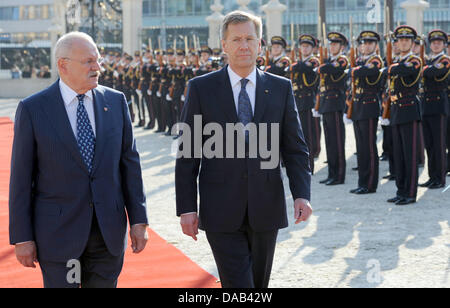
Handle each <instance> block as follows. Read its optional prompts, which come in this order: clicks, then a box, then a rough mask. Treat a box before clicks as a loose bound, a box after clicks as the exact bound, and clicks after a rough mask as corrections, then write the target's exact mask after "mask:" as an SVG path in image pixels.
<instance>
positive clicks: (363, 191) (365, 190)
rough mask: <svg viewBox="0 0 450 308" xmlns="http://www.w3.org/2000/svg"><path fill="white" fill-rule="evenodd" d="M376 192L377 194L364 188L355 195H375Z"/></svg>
mask: <svg viewBox="0 0 450 308" xmlns="http://www.w3.org/2000/svg"><path fill="white" fill-rule="evenodd" d="M374 192H375V190H372V189H368V188H365V187H362V188H361V189H360V190H358V191H357V192H356V193H355V194H357V195H366V194H373V193H374Z"/></svg>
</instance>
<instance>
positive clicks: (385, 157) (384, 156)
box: [380, 154, 389, 161]
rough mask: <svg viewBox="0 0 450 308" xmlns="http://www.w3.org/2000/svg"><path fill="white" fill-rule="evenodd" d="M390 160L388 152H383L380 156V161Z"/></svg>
mask: <svg viewBox="0 0 450 308" xmlns="http://www.w3.org/2000/svg"><path fill="white" fill-rule="evenodd" d="M387 160H389V156H388V155H387V154H383V155H381V156H380V161H387Z"/></svg>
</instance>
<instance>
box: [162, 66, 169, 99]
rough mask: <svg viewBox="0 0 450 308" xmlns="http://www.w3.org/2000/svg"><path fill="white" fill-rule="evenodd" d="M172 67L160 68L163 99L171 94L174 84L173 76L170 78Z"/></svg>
mask: <svg viewBox="0 0 450 308" xmlns="http://www.w3.org/2000/svg"><path fill="white" fill-rule="evenodd" d="M169 71H170V66H169V64H167V65H163V66H162V67H160V76H161V85H160V89H161V90H160V92H161V97H162V98H163V99H165V98H166V95H167V94H168V93H169V87H170V85H171V82H172V78H171V76H169Z"/></svg>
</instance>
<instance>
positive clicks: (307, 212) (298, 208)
mask: <svg viewBox="0 0 450 308" xmlns="http://www.w3.org/2000/svg"><path fill="white" fill-rule="evenodd" d="M311 214H312V208H311V204H310V203H309V201H308V200H306V199H302V198H298V199H295V201H294V219H295V224H298V223H300V222H301V221H307V220H308V218H309V216H311Z"/></svg>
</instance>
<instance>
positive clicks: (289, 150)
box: [175, 11, 312, 288]
mask: <svg viewBox="0 0 450 308" xmlns="http://www.w3.org/2000/svg"><path fill="white" fill-rule="evenodd" d="M261 29H262V25H261V20H260V19H259V18H257V17H255V16H253V15H250V14H247V13H244V12H239V11H238V12H232V13H229V14H228V15H227V16H226V17H225V19H224V21H223V25H222V38H223V39H222V47H223V50H224V51H225V53H226V54H227V55H228V59H229V65H227V66H226V67H224V68H223V69H222V70H220V71H217V72H213V73H210V74H207V75H204V76H201V77H197V78H194V79H192V80H191V81H190V82H189V88H188V93H187V97H186V102H185V106H184V109H183V113H182V122H183V123H184V124H185V125H184V127H185V128H186V127H187V128H190V130H191V131H193V129H194V130H197V129H198V130H203V128H205V126H206V125H211V124H212V123H214V125H215V126H216V128H217V127H218V128H219V130H222V131H223V132H225V129H226V126H227V127H228V126H229V125H230V124H231V125H236V126H237V127H238V129H237V136H236V135H235V133H231V134H225V133H224V134H222V135H221V134H220V133H217V134H216V135H215V137H217V139H216V140H218V142H219V141H223V142H224V143H223V147H222V149H223V151H224V152H223V153H225V152H226V153H227V154H228V153H230V152H231V151H233V153H236V149H237V148H239V147H240V146H242V147H243V148H245V153H244V154H245V155H242V156H238V157H236V155H234V156H233V157H230V156H228V155H227V156H226V158H223V156H219V155H217V156H213V157H211V156H210V155H206V154H205V153H206V152H207V151H206V150H207V149H206V144H205V139H206V138H203V141H202V142H195V141H194V139H196V137H195V136H194V134H186V131H185V130H183V129H182V134H181V137H180V138H179V140H180V147H183V151H184V152H185V153H186V152H187V153H188V154H189V155H184V156H179V157H178V158H177V162H176V170H175V185H176V202H177V215H178V216H181V219H180V223H181V226H182V230H183V233H184V234H186V235H188V236H191V237H192V238H193V239H194V240H196V239H197V234H198V228H199V227H200V229H203V230H205V231H206V236H207V239H208V241H209V244H210V246H211V248H212V252H213V255H214V258H215V261H216V264H217V267H218V271H219V275H220V280H221V283H222V286H223V287H257V288H261V287H267V286H268V283H269V278H270V272H271V268H272V262H273V255H274V251H275V245H276V238H277V232H278V230H279V229H280V228H285V227H287V225H288V221H287V215H286V201H285V194H284V188H283V182H282V178H281V173H280V164H279V160H278V161H277V163H276V164H275V166H274V167H273V168H272V169H264V168H265V167H263V163H267V157H266V156H264V158H263V155H262V153H257V154H256V155H252V153H251V152H252V147H253V145H254V144H253V145H252V142H253V141H254V140H255V139H257V138H255V135H257V136H258V138H261V136H260V135H259V133H260V132H261V131H262V130H263V128H262V127H263V126H264V125H266V127H267V137H266V139H264V140H262V141H261V140H260V142H261V143H264V142H266V143H267V149H272V150H273V149H275V148H276V149H277V150H276V153H275V155H277V156H279V154H280V152H281V155H282V157H283V161H284V163H285V166H286V171H287V175H288V178H289V183H290V189H291V193H292V196H293V199H294V216H295V219H296V223H299V222H300V221H306V220H307V219H308V218H309V216H310V215H311V212H312V209H311V206H310V204H309V201H308V200H310V182H311V172H310V167H309V153H308V148H307V145H306V143H305V140H304V136H303V133H302V129H301V125H300V121H299V116H298V112H297V108H296V106H295V99H294V95H293V91H292V85H291V82H290V81H289V80H288V79H286V78H284V77H278V76H275V75H272V74H270V73H265V72H262V71H260V70H258V69H256V58H257V56H258V54H259V53H260V48H261ZM199 117H201V121H198V120H197V119H198V118H199ZM194 122H195V123H196V124H198V123H200V125H201V127H195V125H194ZM237 124H239V125H240V126H239V125H237ZM252 124H253V125H254V128H255V129H254V130H253V132H252V134H250V132H251V130H249V134H247V133H245V134H244V133H242V130H239V127H241V128H242V127H243V126H242V125H246V126H247V127H249V126H251V125H252ZM276 127H279V129H276ZM186 135H190V136H188V137H187V136H186ZM244 136H245V138H244ZM222 137H223V138H222ZM200 140H202V139H200ZM185 141H190V142H191V144H194V146H193V147H191V148H190V150H186V148H189V147H188V146H187V145H186V144H184V142H185ZM199 143H200V144H199ZM185 147H186V148H185ZM200 147H203V152H201V153H203V154H202V155H201V156H200V157H199V156H198V155H195V154H198V153H199V150H200V151H201V150H202V148H200ZM217 148H220V146H219V145H216V149H217ZM259 148H261V144H259ZM278 149H279V151H278ZM180 151H181V149H180ZM253 154H254V153H253ZM241 157H242V158H241ZM200 166H201V170H199V169H200ZM198 176H199V192H200V208H199V212H200V214H199V216H200V217H199V216H198V214H197V210H198V209H197V177H198Z"/></svg>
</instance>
